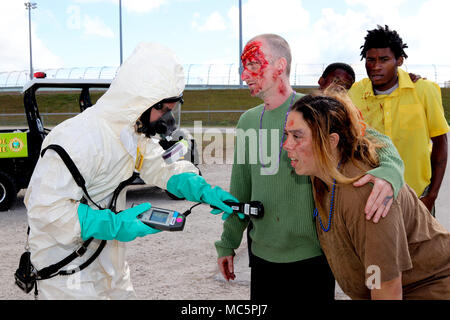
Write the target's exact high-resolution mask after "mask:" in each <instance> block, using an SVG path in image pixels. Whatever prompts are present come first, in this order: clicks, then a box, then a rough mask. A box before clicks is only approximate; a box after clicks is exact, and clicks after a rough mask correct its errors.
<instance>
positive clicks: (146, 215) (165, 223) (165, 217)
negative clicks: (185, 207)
mask: <svg viewBox="0 0 450 320" xmlns="http://www.w3.org/2000/svg"><path fill="white" fill-rule="evenodd" d="M137 218H138V219H139V220H140V221H142V222H143V223H145V224H146V225H148V226H149V227H152V228H155V229H158V230H163V231H182V230H183V228H184V224H185V222H186V217H185V216H184V215H183V214H181V213H179V212H178V211H174V210H168V209H162V208H156V207H152V208H150V209H149V210H147V211H145V212H143V213H141V214H140V215H138V216H137Z"/></svg>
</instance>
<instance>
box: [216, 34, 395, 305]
mask: <svg viewBox="0 0 450 320" xmlns="http://www.w3.org/2000/svg"><path fill="white" fill-rule="evenodd" d="M241 59H242V64H243V67H244V70H243V72H242V80H243V81H245V82H246V83H247V85H248V87H249V90H250V94H251V95H252V96H257V97H259V98H261V99H262V100H263V104H261V105H259V106H257V107H255V108H253V109H250V110H248V111H247V112H245V113H244V114H243V115H242V116H241V118H240V119H239V122H238V125H237V130H236V132H237V134H236V142H235V155H234V164H233V168H232V174H231V185H230V192H231V193H232V194H233V195H234V196H236V198H237V199H238V200H239V201H242V202H249V201H252V200H259V201H262V202H263V204H264V210H265V213H264V217H263V218H259V219H256V218H250V219H244V220H239V218H237V219H236V218H235V217H233V216H231V217H230V218H229V219H227V220H226V221H225V222H224V226H223V233H222V236H221V240H219V241H217V242H216V243H215V245H216V250H217V253H218V257H219V258H218V265H219V268H220V270H221V272H222V274H223V276H224V278H225V279H226V280H230V279H234V278H235V275H234V263H233V258H234V255H235V249H236V248H238V247H239V245H240V243H241V241H242V237H243V233H244V231H245V229H246V228H247V227H248V230H249V232H248V234H247V235H248V244H249V256H250V267H251V287H250V298H251V299H252V300H258V299H266V300H267V299H271V300H286V299H287V300H289V299H293V298H295V299H312V298H314V299H319V300H332V299H334V288H335V280H334V278H333V275H332V273H331V271H330V268H329V266H328V263H327V261H326V259H325V257H324V256H323V252H322V250H321V248H320V244H319V241H318V239H317V234H316V231H315V224H314V221H313V211H314V200H313V196H312V190H311V182H310V179H309V177H307V176H300V175H293V174H292V167H291V165H290V162H291V159H289V158H288V156H287V153H286V152H285V151H283V149H282V144H283V143H284V140H285V135H284V129H285V128H286V125H287V123H286V122H287V116H288V114H289V110H290V108H291V107H292V105H293V104H294V103H295V102H296V101H297V100H298V99H300V98H301V97H302V96H303V94H300V93H297V92H295V91H294V90H293V89H292V87H291V85H290V82H289V74H290V66H291V52H290V48H289V45H288V43H287V42H286V41H285V40H284V39H283V38H281V37H280V36H278V35H273V34H264V35H259V36H256V37H254V38H253V39H252V40H250V41H249V42H248V43H247V45H246V47H245V49H244V51H243V53H242V56H241ZM251 132H256V136H257V139H256V144H257V145H256V146H254V145H252V143H251V142H250V140H251V139H246V135H247V133H251ZM368 133H370V134H372V135H374V136H375V135H376V136H377V137H379V138H380V139H382V141H383V142H385V143H386V145H387V147H386V148H383V149H382V150H380V153H379V157H380V161H381V165H380V167H378V168H375V169H373V170H371V171H369V172H368V174H367V175H366V176H364V177H363V178H361V179H360V180H359V181H358V182H356V183H355V185H356V186H361V185H364V184H366V183H367V182H372V183H373V185H374V186H373V191H372V194H371V196H370V197H369V199H368V201H367V205H366V208H365V214H366V217H367V219H373V221H374V222H378V220H379V219H380V218H381V217H382V216H384V215H385V214H386V213H387V211H388V210H389V207H390V205H391V203H392V197H393V196H396V194H397V192H398V191H399V189H400V188H401V186H402V185H403V163H402V161H401V159H400V157H399V155H398V153H397V151H396V150H395V148H394V147H393V145H392V143H391V142H390V140H389V139H388V138H386V137H385V136H382V135H380V134H377V133H376V132H373V131H371V130H368ZM253 144H255V142H254V141H253ZM255 148H256V149H257V150H258V151H257V154H258V161H256V163H253V162H252V161H250V158H252V157H253V156H254V154H252V152H251V150H255ZM242 150H244V152H243V153H244V154H243V155H242ZM267 150H272V153H275V157H274V159H271V160H268V157H267V154H268V153H267ZM272 156H273V154H272ZM239 159H244V160H245V161H238V160H239ZM242 162H243V163H242ZM273 162H275V163H273ZM383 179H385V180H386V181H385V180H383ZM387 181H388V182H387ZM361 214H363V213H361Z"/></svg>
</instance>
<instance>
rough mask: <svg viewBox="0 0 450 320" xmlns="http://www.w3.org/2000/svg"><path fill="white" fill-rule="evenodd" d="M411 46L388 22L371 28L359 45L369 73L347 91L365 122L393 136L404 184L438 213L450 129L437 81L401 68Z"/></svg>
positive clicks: (430, 209)
mask: <svg viewBox="0 0 450 320" xmlns="http://www.w3.org/2000/svg"><path fill="white" fill-rule="evenodd" d="M407 47H408V46H407V45H406V44H405V43H403V40H402V38H401V37H400V36H399V34H398V33H397V32H396V31H395V30H390V29H389V27H388V26H385V27H384V28H383V27H381V26H378V28H377V29H374V30H369V31H368V33H367V36H366V38H365V42H364V45H363V46H362V47H361V49H362V50H361V60H362V59H366V71H367V75H368V78H366V79H363V80H361V81H359V82H357V83H355V84H354V85H353V87H352V88H351V90H350V91H349V95H350V97H351V98H352V100H353V103H355V104H356V106H357V107H358V108H359V109H360V110H361V112H362V114H363V116H364V119H365V121H367V123H368V124H369V125H371V126H372V127H373V128H375V129H376V130H378V131H379V132H382V133H384V134H386V135H388V136H389V137H390V138H391V139H392V141H393V143H394V145H395V146H396V147H397V149H398V152H399V153H400V156H401V157H402V159H403V161H404V163H405V181H406V183H407V184H408V185H409V186H410V187H411V188H412V189H413V190H414V191H415V192H416V195H417V196H418V197H421V200H422V202H423V203H424V204H425V206H426V207H427V208H428V210H429V211H430V212H431V213H432V215H433V216H434V203H435V200H436V198H437V196H438V193H439V189H440V186H441V182H442V179H443V178H444V173H445V168H446V164H447V135H446V133H447V132H448V131H449V128H448V124H447V121H446V119H445V116H444V109H443V106H442V97H441V89H440V88H439V86H438V85H437V84H436V83H434V82H431V81H429V80H424V79H420V80H418V81H417V82H413V81H411V80H410V77H409V76H408V73H406V72H405V71H403V70H402V69H401V68H400V67H401V66H402V65H403V62H404V60H405V59H406V58H407V57H408V56H407V54H406V53H405V51H404V49H405V48H407ZM430 140H431V141H432V148H430V145H431V144H430Z"/></svg>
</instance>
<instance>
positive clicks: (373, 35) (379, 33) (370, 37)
mask: <svg viewBox="0 0 450 320" xmlns="http://www.w3.org/2000/svg"><path fill="white" fill-rule="evenodd" d="M364 40H365V42H364V45H362V46H361V49H362V50H361V60H363V59H364V58H365V57H366V54H367V51H369V50H370V49H373V48H390V49H391V50H392V52H393V53H394V55H395V58H396V59H398V58H400V57H404V58H405V59H406V58H408V55H407V54H406V53H405V51H404V50H403V49H406V48H408V45H407V44H406V43H403V40H402V38H400V35H399V34H398V33H397V31H395V30H390V29H389V27H388V26H387V25H385V26H384V28H383V27H382V26H380V25H377V29H373V30H367V35H366V37H365V38H364Z"/></svg>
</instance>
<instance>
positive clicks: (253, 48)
mask: <svg viewBox="0 0 450 320" xmlns="http://www.w3.org/2000/svg"><path fill="white" fill-rule="evenodd" d="M261 46H262V43H261V42H259V41H252V42H249V43H248V44H247V45H246V46H245V48H244V52H243V53H242V56H241V61H242V64H243V65H244V67H245V66H246V64H247V63H250V62H256V63H258V64H259V65H260V66H261V68H264V67H265V66H267V65H268V64H269V62H268V61H267V60H266V57H265V55H264V52H262V50H261Z"/></svg>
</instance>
